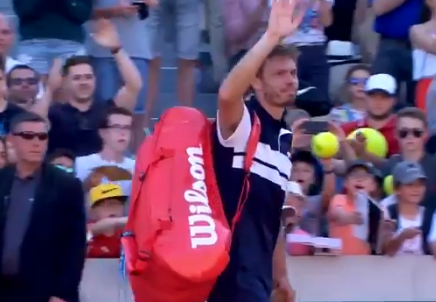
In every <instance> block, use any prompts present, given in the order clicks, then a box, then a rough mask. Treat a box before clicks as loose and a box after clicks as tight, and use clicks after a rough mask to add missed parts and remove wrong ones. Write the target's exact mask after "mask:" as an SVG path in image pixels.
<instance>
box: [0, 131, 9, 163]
mask: <svg viewBox="0 0 436 302" xmlns="http://www.w3.org/2000/svg"><path fill="white" fill-rule="evenodd" d="M7 163H8V151H7V147H6V140H5V138H4V137H0V169H2V168H3V167H4V166H6V164H7Z"/></svg>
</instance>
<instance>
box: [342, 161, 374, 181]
mask: <svg viewBox="0 0 436 302" xmlns="http://www.w3.org/2000/svg"><path fill="white" fill-rule="evenodd" d="M356 168H363V169H365V170H367V171H368V173H369V174H372V175H374V176H375V177H377V178H381V172H380V171H379V170H378V169H376V168H375V167H374V165H373V164H371V163H369V162H367V161H364V160H360V159H357V160H354V161H351V162H350V163H348V165H347V169H346V172H345V174H346V175H348V174H350V172H351V171H353V170H354V169H356Z"/></svg>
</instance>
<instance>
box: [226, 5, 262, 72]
mask: <svg viewBox="0 0 436 302" xmlns="http://www.w3.org/2000/svg"><path fill="white" fill-rule="evenodd" d="M220 3H221V5H222V6H221V9H222V11H223V20H224V22H223V24H224V33H225V38H226V44H227V54H228V56H229V65H230V67H234V66H235V65H236V63H238V62H239V60H240V59H241V58H242V57H243V56H244V55H245V54H246V53H247V51H248V50H249V49H250V48H251V47H252V46H253V45H254V43H256V41H257V40H258V39H259V38H260V37H261V35H262V34H263V33H264V32H265V29H266V24H267V21H268V0H254V1H253V0H225V1H221V2H220Z"/></svg>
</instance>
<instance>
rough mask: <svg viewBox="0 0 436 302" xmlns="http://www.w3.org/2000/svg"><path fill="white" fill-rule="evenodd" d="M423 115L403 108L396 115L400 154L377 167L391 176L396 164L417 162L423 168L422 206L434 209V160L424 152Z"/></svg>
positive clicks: (435, 183)
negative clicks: (423, 191) (424, 188)
mask: <svg viewBox="0 0 436 302" xmlns="http://www.w3.org/2000/svg"><path fill="white" fill-rule="evenodd" d="M425 119H426V117H425V114H424V112H423V111H422V110H420V109H417V108H404V109H402V110H400V111H399V112H398V114H397V122H396V127H395V129H396V137H397V138H398V142H399V146H400V152H399V154H398V155H394V156H392V157H391V158H389V160H384V161H382V162H380V163H379V164H380V165H379V167H380V169H381V170H382V172H383V175H384V176H387V175H390V174H392V170H393V168H394V167H395V165H396V164H398V163H399V162H401V161H403V160H406V161H411V162H418V163H420V164H421V166H422V167H423V168H424V171H425V175H426V180H427V185H426V186H427V190H426V194H425V197H424V199H423V201H422V202H423V205H425V206H426V207H430V208H436V202H435V201H436V171H435V169H434V167H436V159H435V157H434V156H433V155H429V154H427V153H426V152H425V142H426V138H427V129H426V124H425Z"/></svg>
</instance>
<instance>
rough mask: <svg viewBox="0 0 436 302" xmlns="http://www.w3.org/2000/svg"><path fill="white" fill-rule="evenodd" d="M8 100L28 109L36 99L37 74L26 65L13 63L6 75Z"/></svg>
mask: <svg viewBox="0 0 436 302" xmlns="http://www.w3.org/2000/svg"><path fill="white" fill-rule="evenodd" d="M6 83H7V85H8V95H9V101H10V102H13V103H15V104H16V105H18V106H20V107H22V108H23V109H26V110H29V109H30V108H31V107H32V106H33V105H34V104H35V102H36V101H37V95H38V84H39V75H38V73H37V72H36V71H35V70H34V69H32V68H31V67H29V66H27V65H15V66H14V67H12V69H11V70H10V71H9V72H8V74H7V76H6Z"/></svg>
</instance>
